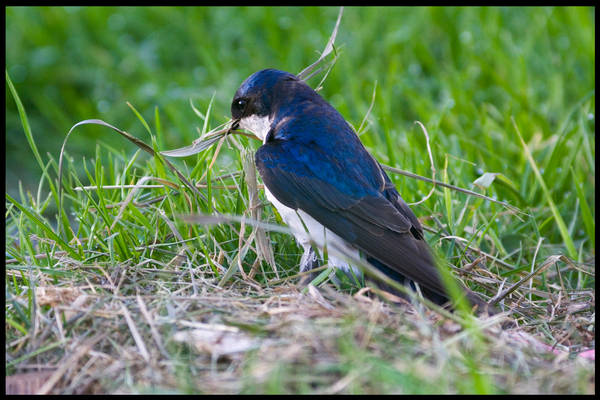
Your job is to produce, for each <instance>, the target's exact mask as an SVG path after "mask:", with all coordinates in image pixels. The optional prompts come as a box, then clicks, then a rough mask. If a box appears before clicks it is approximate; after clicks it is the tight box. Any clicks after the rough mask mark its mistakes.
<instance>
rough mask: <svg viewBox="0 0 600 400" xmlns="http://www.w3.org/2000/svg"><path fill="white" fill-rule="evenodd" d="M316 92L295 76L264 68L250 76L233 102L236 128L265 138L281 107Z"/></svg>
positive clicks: (232, 112) (232, 110)
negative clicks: (299, 97)
mask: <svg viewBox="0 0 600 400" xmlns="http://www.w3.org/2000/svg"><path fill="white" fill-rule="evenodd" d="M310 92H312V93H314V91H313V90H312V89H311V88H310V87H309V86H308V85H307V84H306V83H304V82H303V81H302V80H301V79H299V78H298V77H297V76H296V75H294V74H291V73H289V72H285V71H279V70H276V69H263V70H262V71H258V72H255V73H254V74H252V75H250V76H249V77H248V78H247V79H246V80H245V81H244V82H243V83H242V84H241V86H240V87H239V89H238V90H237V91H236V92H235V95H234V96H233V101H232V103H231V116H232V118H233V121H234V122H233V125H232V126H233V127H234V128H237V127H240V128H242V129H246V130H249V131H250V132H252V133H254V134H255V135H256V136H258V137H259V138H260V139H261V140H264V139H265V137H266V135H267V133H268V131H269V129H270V127H271V124H272V122H273V120H274V118H276V114H277V113H278V112H279V111H280V110H281V108H282V106H285V105H289V104H291V103H292V102H294V101H297V100H298V95H301V94H302V93H310Z"/></svg>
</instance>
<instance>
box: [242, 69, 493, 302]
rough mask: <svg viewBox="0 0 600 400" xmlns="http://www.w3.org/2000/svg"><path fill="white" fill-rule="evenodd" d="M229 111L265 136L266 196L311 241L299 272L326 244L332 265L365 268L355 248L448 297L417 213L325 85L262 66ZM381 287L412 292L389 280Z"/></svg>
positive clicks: (436, 297)
mask: <svg viewBox="0 0 600 400" xmlns="http://www.w3.org/2000/svg"><path fill="white" fill-rule="evenodd" d="M231 116H232V125H231V126H232V129H243V130H246V131H250V132H251V133H253V134H254V135H255V136H257V137H258V138H259V139H260V140H261V141H262V145H261V146H260V147H259V148H258V150H257V151H256V153H255V164H256V168H257V170H258V172H259V174H260V176H261V178H262V181H263V183H264V187H265V195H266V197H267V199H268V200H269V201H270V202H271V203H272V204H273V205H274V207H275V208H276V209H277V211H278V213H279V215H280V216H281V218H282V220H283V221H284V222H285V223H286V224H287V225H288V226H289V227H290V229H291V231H292V232H293V235H294V237H295V239H296V241H297V243H298V244H299V245H300V246H301V247H302V248H303V254H302V257H301V259H300V271H301V272H307V271H311V270H312V269H314V268H316V267H318V265H319V262H320V259H319V258H320V257H319V256H318V255H317V253H320V251H322V250H323V248H324V247H326V248H327V255H328V258H327V263H328V264H329V265H330V266H333V267H335V268H338V269H341V270H342V271H344V272H346V273H347V274H355V276H360V274H361V270H360V269H359V268H357V267H356V266H354V265H352V264H351V263H350V262H349V261H348V256H351V257H362V258H361V259H362V260H365V261H366V262H368V263H369V264H370V265H372V266H373V267H375V268H377V269H378V270H379V271H381V272H383V273H384V274H385V275H386V276H388V277H390V278H391V279H393V280H395V281H397V282H399V283H401V284H403V285H405V286H407V287H409V288H410V289H412V290H415V289H416V287H417V285H418V287H419V289H420V291H421V293H422V295H423V296H424V297H426V298H428V299H430V300H431V301H433V302H434V303H436V304H439V305H448V304H449V299H450V296H449V294H448V291H447V289H446V287H445V285H444V283H443V282H442V278H441V276H440V273H439V271H438V268H437V267H436V260H435V258H434V256H433V254H432V251H431V249H430V247H429V246H428V244H427V242H426V241H425V238H424V234H423V228H422V226H421V224H420V222H419V220H418V218H417V217H416V216H415V214H414V213H413V212H412V210H411V209H410V207H409V206H408V204H407V203H406V202H405V201H404V200H403V199H402V197H401V196H400V194H399V193H398V191H397V190H396V187H395V186H394V184H393V183H392V181H391V180H390V178H389V176H388V175H387V174H386V172H385V171H384V169H383V168H382V166H381V164H380V163H379V162H378V161H377V160H376V159H375V158H374V157H373V156H372V155H371V154H370V153H369V152H368V150H367V149H366V148H365V146H364V145H363V144H362V142H361V141H360V139H359V137H358V135H357V134H356V132H355V131H354V130H353V129H352V127H351V126H350V125H349V124H348V122H346V120H345V119H344V117H343V116H342V115H341V114H340V113H339V112H338V111H337V110H336V109H335V108H334V107H333V106H332V105H331V104H329V103H328V102H327V101H326V100H325V99H324V98H323V97H322V96H321V95H319V93H317V92H316V91H315V90H314V89H313V88H311V87H310V86H309V85H308V84H307V83H306V82H304V81H303V80H302V79H300V78H299V77H298V76H296V75H294V74H292V73H289V72H285V71H281V70H277V69H263V70H260V71H258V72H255V73H253V74H252V75H250V76H249V77H248V78H247V79H246V80H244V81H243V83H242V84H241V85H240V86H239V88H238V89H237V91H236V92H235V94H234V97H233V101H232V103H231ZM313 244H316V247H317V251H315V248H314V246H313ZM345 255H346V256H345ZM415 283H416V284H417V285H415ZM378 286H379V287H380V288H382V289H384V290H386V291H388V292H391V293H392V294H395V295H399V296H401V297H404V298H406V296H405V295H403V294H402V293H399V292H400V291H398V290H396V289H395V288H393V287H391V285H385V284H383V283H381V282H380V283H378ZM462 289H463V290H464V293H465V295H466V298H467V299H468V301H469V302H470V303H471V305H472V306H477V307H479V308H483V307H486V305H487V303H486V302H485V301H483V300H482V299H481V298H480V297H479V296H478V295H476V294H475V293H474V292H472V291H470V290H469V289H467V288H466V287H463V288H462Z"/></svg>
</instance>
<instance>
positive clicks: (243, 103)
mask: <svg viewBox="0 0 600 400" xmlns="http://www.w3.org/2000/svg"><path fill="white" fill-rule="evenodd" d="M246 104H248V101H247V100H245V99H238V100H237V101H236V102H235V105H236V107H237V109H238V110H240V111H243V110H244V108H246Z"/></svg>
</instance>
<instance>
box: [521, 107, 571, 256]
mask: <svg viewBox="0 0 600 400" xmlns="http://www.w3.org/2000/svg"><path fill="white" fill-rule="evenodd" d="M511 120H512V123H513V126H514V128H515V131H516V132H517V135H518V136H519V140H520V141H521V145H522V146H523V150H524V151H525V156H526V157H527V160H528V161H529V164H530V165H531V168H532V169H533V172H534V173H535V177H536V179H537V181H538V183H539V184H540V186H541V187H542V191H543V192H544V196H545V197H546V201H547V202H548V205H549V206H550V210H552V215H553V216H554V220H555V221H556V223H557V224H558V229H559V231H560V234H561V236H562V238H563V241H564V244H565V247H566V248H567V251H568V253H569V257H571V259H573V260H576V259H577V249H576V248H575V244H574V243H573V239H572V238H571V236H570V235H569V230H568V229H567V225H566V224H565V221H564V220H563V217H562V216H561V215H560V213H559V212H558V208H557V207H556V204H554V200H552V196H551V195H550V191H549V190H548V187H547V186H546V182H544V178H543V177H542V174H541V173H540V170H539V169H538V167H537V164H536V162H535V160H534V159H533V155H532V154H531V152H530V151H529V147H527V144H526V143H525V141H524V140H523V137H522V136H521V132H520V131H519V127H518V126H517V123H516V122H515V119H514V118H513V117H511Z"/></svg>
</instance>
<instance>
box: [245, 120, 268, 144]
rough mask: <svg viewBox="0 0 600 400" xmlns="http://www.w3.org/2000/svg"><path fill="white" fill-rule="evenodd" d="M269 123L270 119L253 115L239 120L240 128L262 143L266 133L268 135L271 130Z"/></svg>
mask: <svg viewBox="0 0 600 400" xmlns="http://www.w3.org/2000/svg"><path fill="white" fill-rule="evenodd" d="M271 122H272V121H271V118H269V117H268V116H264V117H259V116H258V115H256V114H253V115H250V116H247V117H244V118H242V119H241V120H240V128H242V129H246V130H248V131H250V132H252V133H254V134H255V135H256V136H258V137H259V138H260V140H262V142H263V143H264V142H265V139H266V138H267V133H269V130H270V129H271Z"/></svg>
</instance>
